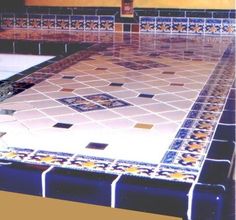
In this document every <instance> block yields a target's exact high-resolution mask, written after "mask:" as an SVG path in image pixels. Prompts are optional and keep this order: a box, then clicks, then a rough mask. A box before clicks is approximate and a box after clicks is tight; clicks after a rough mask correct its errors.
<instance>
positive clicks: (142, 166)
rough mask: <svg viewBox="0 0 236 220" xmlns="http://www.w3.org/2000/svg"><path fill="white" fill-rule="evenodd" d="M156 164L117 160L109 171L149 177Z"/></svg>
mask: <svg viewBox="0 0 236 220" xmlns="http://www.w3.org/2000/svg"><path fill="white" fill-rule="evenodd" d="M156 166H157V165H155V164H147V163H138V162H132V161H125V160H118V161H117V162H116V163H115V164H113V165H112V167H111V168H110V170H109V171H112V172H115V173H122V174H127V175H136V176H147V177H151V176H152V174H153V173H154V170H155V167H156Z"/></svg>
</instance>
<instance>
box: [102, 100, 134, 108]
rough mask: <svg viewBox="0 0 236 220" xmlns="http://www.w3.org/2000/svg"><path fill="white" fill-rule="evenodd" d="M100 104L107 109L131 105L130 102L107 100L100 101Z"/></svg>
mask: <svg viewBox="0 0 236 220" xmlns="http://www.w3.org/2000/svg"><path fill="white" fill-rule="evenodd" d="M98 103H99V104H100V105H102V106H103V107H106V108H119V107H126V106H130V105H131V104H129V103H128V102H125V101H122V100H106V101H100V102H98Z"/></svg>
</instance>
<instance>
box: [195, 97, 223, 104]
mask: <svg viewBox="0 0 236 220" xmlns="http://www.w3.org/2000/svg"><path fill="white" fill-rule="evenodd" d="M196 102H200V103H210V104H219V105H221V104H222V105H223V104H224V102H225V98H224V97H206V96H200V97H198V98H197V100H196Z"/></svg>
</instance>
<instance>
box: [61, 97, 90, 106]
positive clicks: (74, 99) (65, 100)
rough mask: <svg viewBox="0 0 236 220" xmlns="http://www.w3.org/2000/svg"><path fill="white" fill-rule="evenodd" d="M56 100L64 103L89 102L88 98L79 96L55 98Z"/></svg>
mask: <svg viewBox="0 0 236 220" xmlns="http://www.w3.org/2000/svg"><path fill="white" fill-rule="evenodd" d="M57 101H59V102H61V103H62V104H64V105H78V104H89V103H90V102H89V101H88V100H86V99H84V98H81V97H80V96H74V97H68V98H62V99H57Z"/></svg>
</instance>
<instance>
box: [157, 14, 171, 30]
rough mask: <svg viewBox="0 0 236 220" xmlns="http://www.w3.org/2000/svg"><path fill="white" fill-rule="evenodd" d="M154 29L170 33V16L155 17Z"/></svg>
mask: <svg viewBox="0 0 236 220" xmlns="http://www.w3.org/2000/svg"><path fill="white" fill-rule="evenodd" d="M156 31H157V32H159V33H171V18H162V17H158V18H157V19H156Z"/></svg>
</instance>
